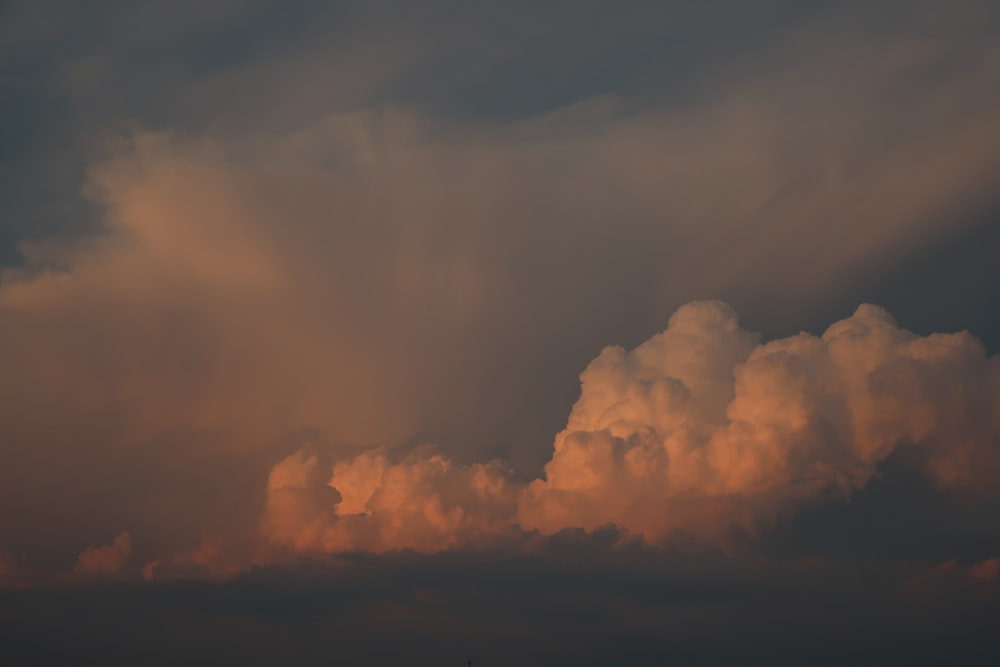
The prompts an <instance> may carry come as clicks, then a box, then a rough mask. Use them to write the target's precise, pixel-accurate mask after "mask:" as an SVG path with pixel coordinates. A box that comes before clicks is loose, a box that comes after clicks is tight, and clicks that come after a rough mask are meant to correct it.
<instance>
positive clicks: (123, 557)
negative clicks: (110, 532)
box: [75, 532, 132, 575]
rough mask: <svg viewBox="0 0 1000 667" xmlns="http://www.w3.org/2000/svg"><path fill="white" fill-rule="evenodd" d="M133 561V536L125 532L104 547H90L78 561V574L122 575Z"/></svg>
mask: <svg viewBox="0 0 1000 667" xmlns="http://www.w3.org/2000/svg"><path fill="white" fill-rule="evenodd" d="M131 559H132V536H131V535H130V534H129V533H128V532H124V533H122V534H121V535H119V536H118V537H116V538H115V539H114V542H112V543H111V544H109V545H107V546H103V547H90V548H89V549H86V550H85V551H84V552H83V553H81V554H80V555H79V556H78V557H77V559H76V570H75V571H76V572H77V573H79V574H86V575H111V574H121V572H122V571H123V570H124V569H125V568H126V567H127V566H128V564H129V561H130V560H131Z"/></svg>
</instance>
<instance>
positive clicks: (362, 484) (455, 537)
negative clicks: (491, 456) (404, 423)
mask: <svg viewBox="0 0 1000 667" xmlns="http://www.w3.org/2000/svg"><path fill="white" fill-rule="evenodd" d="M515 492H516V489H515V487H514V486H513V485H512V484H511V482H510V481H509V476H508V472H507V471H506V470H505V469H504V468H503V467H502V465H501V464H500V463H499V462H491V463H486V464H473V465H468V466H462V465H457V464H456V463H454V462H453V461H451V460H449V459H447V458H446V457H444V456H441V455H434V456H430V457H423V458H409V459H405V460H402V461H398V462H391V461H390V459H389V457H388V455H387V454H386V453H385V452H382V451H370V452H365V453H362V454H359V455H357V456H355V457H353V458H351V459H348V460H345V461H341V462H340V463H337V464H336V465H333V466H331V465H330V463H329V462H328V461H324V459H322V458H321V457H319V456H316V455H314V454H308V453H306V452H298V453H296V454H293V455H292V456H290V457H289V458H287V459H285V460H284V461H281V462H280V463H278V464H277V465H276V466H274V468H273V469H272V470H271V474H270V477H269V479H268V488H267V504H266V509H265V514H264V518H263V521H262V525H261V532H262V536H263V538H264V539H265V540H266V541H267V542H268V543H269V544H271V545H278V546H281V547H285V548H286V549H289V550H292V551H298V552H315V553H322V552H328V553H329V552H343V551H355V550H368V551H387V550H393V549H413V550H416V551H441V550H444V549H447V548H449V547H453V546H457V545H460V544H468V543H475V542H482V541H483V540H487V539H489V538H491V537H497V536H499V535H500V534H501V533H502V532H504V530H505V529H506V528H507V527H508V525H509V519H510V517H511V516H512V515H513V513H514V508H515V503H516V494H515Z"/></svg>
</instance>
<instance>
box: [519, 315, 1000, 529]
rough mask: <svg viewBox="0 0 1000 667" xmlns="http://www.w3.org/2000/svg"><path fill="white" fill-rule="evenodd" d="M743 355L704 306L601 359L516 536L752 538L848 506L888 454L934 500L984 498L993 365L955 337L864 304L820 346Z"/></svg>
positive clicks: (771, 346) (996, 429)
mask: <svg viewBox="0 0 1000 667" xmlns="http://www.w3.org/2000/svg"><path fill="white" fill-rule="evenodd" d="M756 343H757V339H756V337H755V336H754V335H753V334H750V333H749V332H746V331H743V330H742V329H741V328H740V327H739V324H738V322H737V320H736V315H735V313H734V312H733V311H732V310H731V309H730V308H729V307H728V306H726V305H725V304H721V303H717V302H715V303H696V304H691V305H688V306H685V307H683V308H681V309H680V310H679V311H678V312H677V313H676V314H675V315H674V316H673V317H672V318H671V321H670V325H669V326H668V327H667V329H666V331H664V332H663V333H662V334H659V335H657V336H655V337H653V338H652V339H650V340H649V341H647V342H645V343H643V344H642V345H640V346H639V347H637V348H636V349H635V350H632V351H625V350H623V349H622V348H617V347H611V348H606V349H605V350H604V352H602V353H601V355H600V356H599V357H598V358H597V359H596V360H595V361H594V362H592V363H591V364H590V366H589V367H588V368H587V370H586V371H584V373H583V374H582V375H581V381H582V393H581V397H580V399H579V400H578V401H577V403H576V405H575V406H574V408H573V411H572V413H571V414H570V418H569V423H568V424H567V427H566V429H565V430H564V431H563V432H562V433H560V434H559V435H558V436H557V438H556V442H555V451H554V454H553V458H552V460H551V461H550V462H549V464H548V465H547V466H546V468H545V479H541V480H537V481H535V482H532V483H531V484H530V485H529V487H528V488H527V490H526V492H525V494H524V496H523V498H522V502H521V505H520V507H519V513H518V520H519V522H520V523H521V525H522V526H523V527H524V528H527V529H538V530H541V531H542V532H545V533H552V532H555V531H558V530H560V529H562V528H565V527H568V526H580V527H583V528H587V529H593V528H596V527H598V526H600V525H603V524H606V523H614V524H616V525H619V526H621V527H623V528H627V529H629V530H632V531H634V532H637V533H642V534H644V535H645V536H647V537H648V538H651V539H654V540H655V539H662V538H666V537H668V536H670V535H671V534H672V533H673V532H675V531H678V530H682V531H685V532H689V533H694V534H699V535H704V536H708V537H713V536H714V537H718V536H720V535H724V534H725V533H726V532H727V531H729V530H731V529H734V528H739V529H743V530H749V531H751V532H752V531H754V530H756V529H757V528H759V527H761V526H766V525H769V524H771V523H773V522H774V521H775V520H776V519H777V518H778V517H780V516H781V515H782V514H785V513H789V512H792V511H794V510H795V509H796V508H798V507H800V506H802V505H804V504H806V503H811V502H817V501H820V500H823V499H826V498H831V497H832V498H840V499H846V498H848V497H850V495H851V493H852V492H853V491H854V490H856V489H859V488H861V487H863V486H865V485H866V484H868V483H869V482H870V481H871V480H872V479H873V477H874V476H875V475H876V473H877V470H878V465H879V463H881V462H882V461H884V460H885V459H886V458H887V457H889V456H890V455H891V454H892V453H893V452H894V451H896V450H897V449H898V448H900V447H911V448H916V449H918V450H919V451H920V452H921V453H922V454H923V456H924V457H925V460H926V467H927V472H928V474H930V475H931V476H932V477H933V478H934V480H935V481H936V482H938V483H939V484H940V485H941V486H942V487H946V488H955V489H963V490H966V489H979V490H987V489H988V488H989V485H990V480H994V479H996V476H997V474H998V473H1000V448H998V447H997V437H998V434H1000V423H998V422H997V418H996V415H997V414H998V409H1000V385H998V381H1000V364H998V361H997V359H996V358H987V357H986V355H985V351H984V349H983V346H982V344H981V343H980V342H979V341H977V340H976V339H975V338H973V337H972V336H970V335H969V334H967V333H958V334H934V335H932V336H927V337H922V336H918V335H916V334H913V333H911V332H908V331H905V330H902V329H900V328H899V327H898V326H897V325H896V323H895V321H894V320H893V319H892V317H891V316H890V315H889V314H888V313H887V312H885V311H884V310H882V309H880V308H877V307H874V306H867V305H865V306H861V307H859V308H858V309H857V311H856V312H855V313H854V315H853V316H851V317H850V318H848V319H846V320H842V321H840V322H837V323H835V324H833V325H832V326H831V327H830V328H828V329H827V330H826V332H825V333H824V334H823V335H822V336H813V335H810V334H805V333H803V334H799V335H798V336H793V337H791V338H785V339H780V340H775V341H771V342H768V343H765V344H762V345H758V344H756Z"/></svg>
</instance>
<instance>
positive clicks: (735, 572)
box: [0, 534, 1000, 665]
mask: <svg viewBox="0 0 1000 667" xmlns="http://www.w3.org/2000/svg"><path fill="white" fill-rule="evenodd" d="M603 541H604V537H603V536H602V535H601V534H596V535H595V536H593V537H590V538H583V537H582V536H573V535H569V534H567V535H565V536H562V537H559V538H553V539H552V542H553V543H551V544H548V545H539V550H538V551H537V552H536V553H534V554H532V555H525V554H520V553H493V554H482V553H462V552H451V553H445V554H439V555H435V556H417V555H413V554H398V555H392V556H384V557H379V558H373V557H370V556H364V555H358V556H347V557H343V558H342V559H340V560H339V561H337V562H336V563H333V564H330V563H326V564H312V565H310V564H303V565H302V566H300V567H296V568H281V569H277V568H269V569H263V570H256V571H254V572H252V573H250V574H248V575H245V576H243V577H240V578H237V579H234V580H232V581H229V582H223V583H217V582H215V583H213V582H201V583H199V582H177V583H163V584H155V585H154V584H145V585H141V584H130V585H115V586H104V587H96V588H77V589H71V590H39V589H35V590H27V591H19V592H8V593H5V594H2V595H0V618H2V620H3V621H4V622H3V626H2V627H3V631H2V632H3V635H2V636H3V639H4V650H5V653H6V655H7V656H8V657H13V658H14V659H16V660H17V661H18V663H19V664H40V663H42V662H45V661H51V660H70V661H72V662H74V663H75V664H92V663H93V664H126V663H134V662H142V663H143V664H176V663H177V662H178V661H180V662H184V663H185V664H194V665H202V664H204V665H211V664H220V663H223V664H229V663H234V662H239V663H241V664H251V665H257V664H260V665H267V664H279V663H295V664H305V665H313V664H330V663H331V662H332V663H349V664H352V665H385V664H391V663H394V662H405V664H410V665H437V664H465V661H466V659H467V658H468V657H470V656H471V657H472V658H473V664H475V665H511V664H517V665H605V664H609V663H617V662H619V661H625V662H635V663H640V664H647V663H659V662H662V661H664V660H667V661H675V660H676V661H683V662H684V663H685V664H698V665H700V664H706V665H707V664H718V663H719V662H720V661H725V662H729V661H739V662H741V663H743V664H753V665H757V664H760V665H765V664H779V665H785V664H787V665H792V664H802V663H803V662H808V663H809V664H823V665H827V664H829V665H833V664H843V663H844V662H849V663H851V664H864V665H868V664H872V665H874V664H882V663H884V662H885V661H897V660H905V661H907V662H909V663H911V664H934V662H935V661H939V660H948V659H958V660H961V661H962V662H963V664H990V663H989V660H990V658H991V656H992V655H993V652H994V651H995V650H996V649H997V644H996V639H995V637H993V636H992V635H991V633H989V632H987V631H986V630H987V628H989V627H991V624H993V623H995V622H996V620H997V619H998V612H1000V609H998V608H997V598H996V597H995V595H993V594H990V592H989V589H988V588H986V589H984V588H983V587H981V586H979V585H978V584H976V583H975V582H974V581H971V580H969V579H968V578H963V577H962V576H954V577H950V576H947V575H945V576H944V577H939V578H937V579H935V580H934V581H933V583H932V584H930V585H931V586H932V588H930V589H928V588H927V586H926V585H925V586H924V588H921V589H916V590H915V591H911V590H909V589H907V588H906V586H905V582H906V581H907V577H908V576H909V575H910V574H911V572H899V571H893V570H891V569H890V570H887V569H873V570H871V571H868V572H853V571H850V570H847V569H844V568H842V567H839V566H837V565H834V564H830V563H826V564H824V563H797V562H768V561H758V562H747V561H741V560H734V559H732V558H727V557H725V556H722V555H720V554H713V553H684V552H675V553H663V552H659V551H653V550H648V549H646V548H644V547H641V546H640V545H632V546H629V547H626V548H624V549H614V548H610V547H609V546H608V545H606V544H602V542H603ZM555 542H561V544H555ZM928 591H931V592H930V593H929V592H928ZM928 596H929V597H928ZM52 637H58V641H51V638H52Z"/></svg>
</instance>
